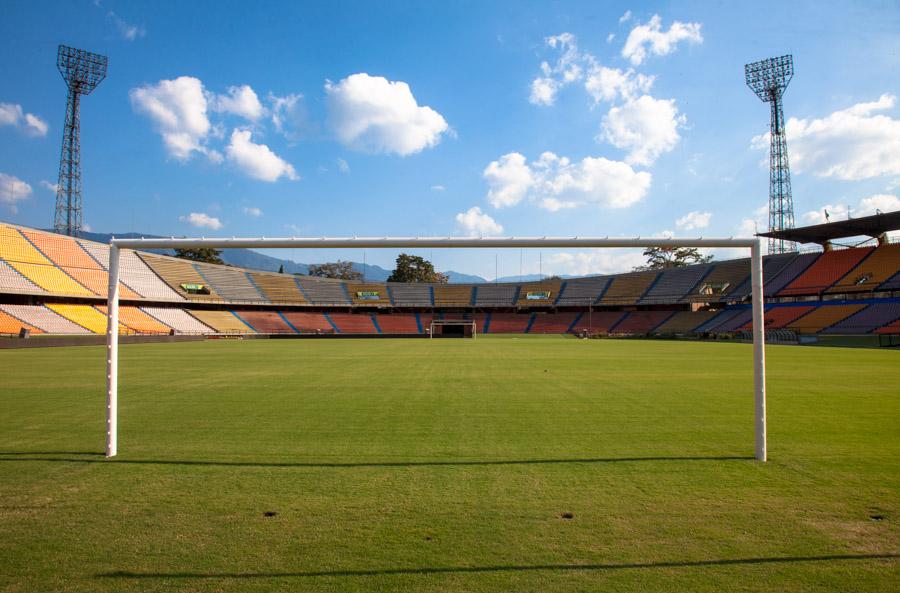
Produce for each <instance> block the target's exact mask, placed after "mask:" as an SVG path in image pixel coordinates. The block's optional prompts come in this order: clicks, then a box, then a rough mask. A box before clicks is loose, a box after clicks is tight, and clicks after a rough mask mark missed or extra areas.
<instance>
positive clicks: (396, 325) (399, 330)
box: [375, 313, 422, 334]
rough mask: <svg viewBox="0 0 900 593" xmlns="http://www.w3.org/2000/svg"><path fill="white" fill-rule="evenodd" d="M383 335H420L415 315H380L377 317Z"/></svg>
mask: <svg viewBox="0 0 900 593" xmlns="http://www.w3.org/2000/svg"><path fill="white" fill-rule="evenodd" d="M375 320H376V321H377V322H378V327H380V328H381V333H383V334H420V333H422V331H419V324H418V323H416V315H415V313H379V314H377V315H376V316H375Z"/></svg>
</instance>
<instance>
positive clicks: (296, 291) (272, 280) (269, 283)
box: [250, 272, 306, 303]
mask: <svg viewBox="0 0 900 593" xmlns="http://www.w3.org/2000/svg"><path fill="white" fill-rule="evenodd" d="M250 278H251V279H252V280H253V283H254V284H256V287H257V288H259V290H260V291H261V292H262V293H263V296H265V298H266V299H268V300H269V301H270V302H272V303H305V302H306V298H305V297H304V296H303V293H302V292H300V287H299V286H298V285H297V278H296V276H294V275H292V274H265V273H262V272H250Z"/></svg>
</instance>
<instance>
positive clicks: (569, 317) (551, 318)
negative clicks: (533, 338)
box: [528, 312, 584, 334]
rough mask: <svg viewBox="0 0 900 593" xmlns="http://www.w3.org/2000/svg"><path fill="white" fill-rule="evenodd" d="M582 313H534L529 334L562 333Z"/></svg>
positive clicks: (567, 329)
mask: <svg viewBox="0 0 900 593" xmlns="http://www.w3.org/2000/svg"><path fill="white" fill-rule="evenodd" d="M581 315H584V313H574V312H573V313H536V314H535V316H534V322H533V323H532V324H531V329H529V330H528V333H530V334H564V333H566V332H567V331H569V328H570V327H572V324H573V323H574V322H575V320H576V319H578V318H579V317H580V316H581Z"/></svg>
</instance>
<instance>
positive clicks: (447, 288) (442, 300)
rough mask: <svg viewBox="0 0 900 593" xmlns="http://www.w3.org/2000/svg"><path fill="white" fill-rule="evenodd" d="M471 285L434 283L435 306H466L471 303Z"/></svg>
mask: <svg viewBox="0 0 900 593" xmlns="http://www.w3.org/2000/svg"><path fill="white" fill-rule="evenodd" d="M472 288H473V287H472V286H471V285H468V284H435V285H434V306H435V307H447V306H449V307H467V306H469V305H471V304H472Z"/></svg>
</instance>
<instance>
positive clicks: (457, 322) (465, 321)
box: [428, 319, 478, 340]
mask: <svg viewBox="0 0 900 593" xmlns="http://www.w3.org/2000/svg"><path fill="white" fill-rule="evenodd" d="M436 325H469V326H471V327H472V339H473V340H475V339H477V338H478V323H476V322H475V320H474V319H437V320H435V319H432V320H431V323H430V324H429V325H428V339H429V340H430V339H432V338H434V326H436ZM441 337H443V336H441Z"/></svg>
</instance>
